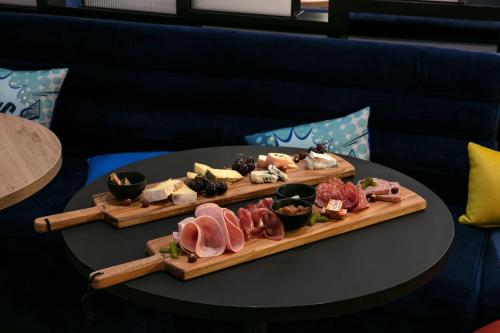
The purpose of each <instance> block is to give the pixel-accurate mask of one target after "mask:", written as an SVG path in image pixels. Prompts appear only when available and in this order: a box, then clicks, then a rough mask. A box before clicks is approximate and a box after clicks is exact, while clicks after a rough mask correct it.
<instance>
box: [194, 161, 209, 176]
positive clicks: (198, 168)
mask: <svg viewBox="0 0 500 333" xmlns="http://www.w3.org/2000/svg"><path fill="white" fill-rule="evenodd" d="M208 169H210V167H209V166H208V165H205V164H201V163H195V164H194V172H195V173H197V174H198V175H200V176H205V174H206V173H207V170H208Z"/></svg>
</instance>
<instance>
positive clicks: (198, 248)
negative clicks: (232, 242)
mask: <svg viewBox="0 0 500 333" xmlns="http://www.w3.org/2000/svg"><path fill="white" fill-rule="evenodd" d="M178 225H179V244H180V245H181V247H182V248H183V249H184V250H186V251H187V252H191V253H195V254H196V255H197V256H198V257H200V258H207V257H215V256H219V255H221V254H222V253H224V250H225V249H226V241H225V239H224V233H223V231H222V228H221V227H220V225H219V222H217V221H216V220H215V219H214V218H212V217H210V216H199V217H197V218H188V219H185V220H183V221H182V222H180V223H179V224H178Z"/></svg>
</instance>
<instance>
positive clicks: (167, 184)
mask: <svg viewBox="0 0 500 333" xmlns="http://www.w3.org/2000/svg"><path fill="white" fill-rule="evenodd" d="M183 185H184V183H183V182H182V181H181V180H178V179H169V180H166V181H164V182H161V183H159V184H157V185H155V186H154V187H151V188H148V189H146V190H144V192H143V195H144V199H146V200H147V201H149V202H155V201H161V200H166V199H168V198H169V197H170V195H171V194H172V192H174V191H176V190H178V189H179V188H180V187H181V186H183Z"/></svg>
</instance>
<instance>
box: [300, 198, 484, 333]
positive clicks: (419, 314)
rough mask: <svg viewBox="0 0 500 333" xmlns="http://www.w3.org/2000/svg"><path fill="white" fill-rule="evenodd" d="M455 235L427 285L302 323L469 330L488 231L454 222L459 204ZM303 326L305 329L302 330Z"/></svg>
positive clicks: (358, 328) (324, 327) (350, 328)
mask: <svg viewBox="0 0 500 333" xmlns="http://www.w3.org/2000/svg"><path fill="white" fill-rule="evenodd" d="M449 208H450V211H451V213H452V215H453V218H454V220H455V238H454V241H453V244H452V248H451V250H450V252H449V257H448V260H447V262H446V263H445V265H444V268H443V269H442V271H441V272H440V273H438V274H437V275H436V277H435V278H434V279H433V280H431V281H430V282H429V283H428V284H426V285H424V286H423V287H421V288H420V289H418V290H416V291H415V292H413V293H411V294H409V295H407V296H405V297H403V298H401V299H399V300H396V301H394V302H392V303H389V304H386V305H383V306H380V307H378V308H373V309H371V310H367V311H363V312H360V313H356V314H352V315H348V316H343V317H339V318H333V319H329V320H321V321H317V322H307V323H301V325H302V324H304V329H305V327H306V326H311V325H312V326H314V327H309V330H310V331H311V332H314V331H320V332H323V331H324V332H327V331H329V329H331V328H334V330H335V332H406V333H407V332H439V331H443V332H464V333H465V332H471V331H472V330H473V328H474V327H471V322H473V321H474V319H475V316H476V310H477V304H478V297H479V289H480V280H481V275H482V270H483V257H484V253H485V249H486V244H487V240H488V232H487V231H485V230H482V229H478V228H475V227H471V226H467V225H462V224H459V223H458V222H457V220H458V216H459V215H460V214H461V213H462V212H463V209H464V207H463V206H450V207H449ZM304 331H306V330H304Z"/></svg>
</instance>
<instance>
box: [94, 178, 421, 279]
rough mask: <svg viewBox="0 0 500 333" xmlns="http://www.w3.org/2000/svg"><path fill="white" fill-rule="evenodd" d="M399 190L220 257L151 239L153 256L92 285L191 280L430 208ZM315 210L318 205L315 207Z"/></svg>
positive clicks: (110, 271) (108, 272)
mask: <svg viewBox="0 0 500 333" xmlns="http://www.w3.org/2000/svg"><path fill="white" fill-rule="evenodd" d="M400 191H401V192H400V193H401V199H402V200H401V202H400V203H389V202H373V203H371V204H370V208H368V209H366V210H363V211H360V212H357V213H352V214H349V216H348V217H347V218H345V219H344V220H341V221H337V220H331V221H328V222H324V223H316V224H315V225H313V226H305V227H302V228H300V229H297V230H294V231H289V232H287V233H286V234H285V237H284V238H283V239H282V240H280V241H274V240H269V239H265V238H256V239H251V240H250V241H248V242H246V244H245V246H244V247H243V249H242V250H241V251H239V252H237V253H228V252H226V253H224V254H222V255H221V256H217V257H211V258H198V260H197V261H196V262H195V263H189V262H188V259H187V257H186V256H180V257H179V258H177V259H172V258H170V256H169V255H168V254H165V255H164V254H161V253H159V251H160V249H161V248H164V247H168V245H169V244H170V242H171V240H172V237H171V236H166V237H162V238H159V239H155V240H151V241H149V242H148V243H147V245H146V247H147V251H148V253H149V254H150V255H151V256H150V257H147V258H145V259H140V260H136V261H133V262H129V263H126V264H122V265H118V266H114V267H110V268H107V269H103V270H100V271H97V272H95V273H92V274H91V275H95V277H94V278H93V279H92V286H93V287H94V288H96V289H101V288H106V287H109V286H112V285H116V284H119V283H123V282H126V281H129V280H132V279H135V278H138V277H141V276H144V275H147V274H151V273H154V272H158V271H166V272H168V273H169V274H171V275H172V276H174V277H176V278H178V279H180V280H190V279H193V278H196V277H200V276H203V275H206V274H209V273H212V272H215V271H219V270H222V269H225V268H228V267H231V266H235V265H239V264H242V263H245V262H248V261H252V260H255V259H258V258H262V257H265V256H269V255H272V254H275V253H278V252H282V251H286V250H289V249H292V248H295V247H298V246H302V245H305V244H309V243H313V242H316V241H319V240H322V239H325V238H329V237H333V236H336V235H340V234H343V233H346V232H350V231H353V230H356V229H360V228H364V227H367V226H370V225H373V224H377V223H380V222H384V221H387V220H390V219H394V218H396V217H400V216H403V215H407V214H411V213H414V212H417V211H421V210H424V209H425V208H426V207H427V202H426V200H425V199H424V198H422V197H421V196H419V195H418V194H416V193H414V192H412V191H411V190H409V189H406V188H403V187H401V190H400ZM315 209H318V208H317V207H315Z"/></svg>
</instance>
